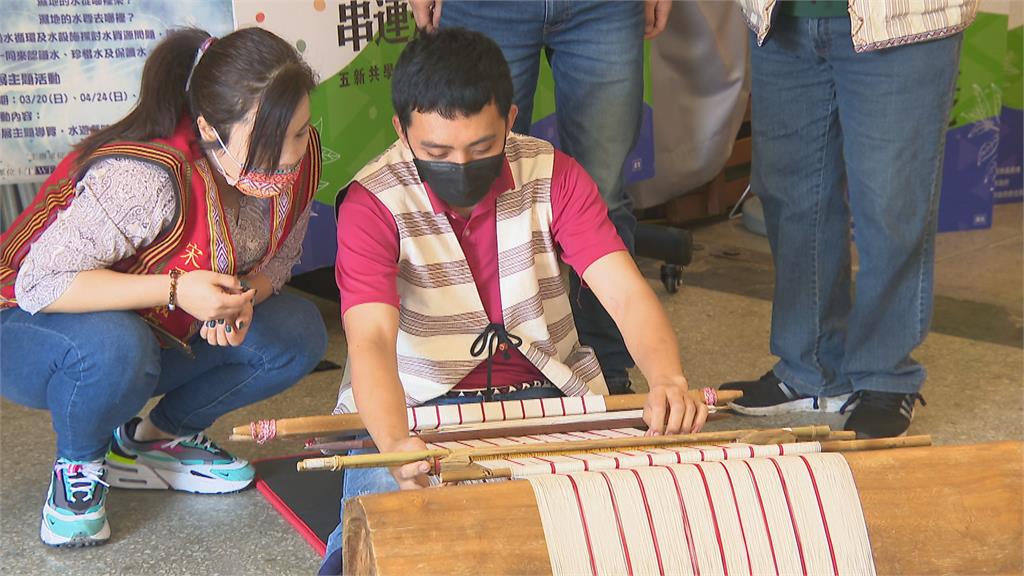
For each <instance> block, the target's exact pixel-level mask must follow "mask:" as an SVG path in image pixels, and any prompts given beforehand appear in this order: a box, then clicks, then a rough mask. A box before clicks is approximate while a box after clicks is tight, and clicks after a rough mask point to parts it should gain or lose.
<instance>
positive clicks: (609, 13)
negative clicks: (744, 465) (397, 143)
mask: <svg viewBox="0 0 1024 576" xmlns="http://www.w3.org/2000/svg"><path fill="white" fill-rule="evenodd" d="M643 30H644V7H643V3H642V2H570V3H564V4H559V5H558V8H557V9H552V11H551V13H550V14H548V17H547V22H546V25H545V44H546V46H547V47H548V59H549V61H550V63H551V71H552V73H553V75H554V78H555V99H556V110H557V116H558V137H559V139H560V141H561V145H562V149H563V150H564V151H565V152H566V153H567V154H569V155H570V156H572V157H573V158H575V159H576V160H577V161H578V162H579V163H580V165H581V166H583V168H584V169H585V170H586V171H587V173H588V174H590V176H591V177H592V178H593V179H594V181H595V182H596V183H597V186H598V189H600V191H601V195H602V197H604V200H605V202H606V203H607V204H608V216H609V217H610V218H611V220H612V223H613V224H614V225H615V228H616V230H617V231H618V233H619V236H621V237H622V240H623V242H624V243H625V244H626V247H627V248H628V249H629V251H630V253H633V250H634V234H635V230H636V217H635V216H634V215H633V210H632V200H631V199H630V197H629V195H628V194H627V193H626V191H625V188H624V186H623V171H622V166H623V162H625V159H626V156H627V155H628V154H629V151H630V150H631V149H632V148H633V145H634V144H635V143H636V139H637V135H638V134H639V131H640V124H641V119H642V113H643ZM569 287H570V301H571V303H572V307H573V315H574V317H575V319H576V327H577V330H578V331H579V336H580V341H581V342H582V343H583V344H585V345H587V346H590V347H592V348H593V349H594V352H595V353H596V354H597V358H598V361H599V362H600V363H601V368H602V370H603V371H604V375H605V379H606V380H607V381H608V386H609V389H610V390H611V391H612V393H622V392H626V391H628V376H627V370H628V369H629V368H630V367H632V366H633V365H634V362H633V358H632V357H631V356H630V354H629V351H628V350H627V349H626V345H625V343H624V342H623V339H622V334H621V333H620V332H619V329H618V327H617V326H616V325H615V322H614V321H613V320H612V318H611V316H609V315H608V312H607V311H605V309H604V307H603V306H602V305H601V303H600V302H599V301H598V299H597V297H596V296H595V295H594V293H593V292H592V291H591V290H589V289H587V288H585V287H583V286H582V283H581V282H580V279H579V277H577V276H576V274H574V273H573V274H570V286H569Z"/></svg>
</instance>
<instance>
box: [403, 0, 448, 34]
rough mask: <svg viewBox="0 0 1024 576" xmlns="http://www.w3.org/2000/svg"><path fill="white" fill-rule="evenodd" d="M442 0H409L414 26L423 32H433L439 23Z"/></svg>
mask: <svg viewBox="0 0 1024 576" xmlns="http://www.w3.org/2000/svg"><path fill="white" fill-rule="evenodd" d="M442 1H443V0H409V6H411V7H412V17H413V18H415V19H416V27H417V28H420V29H421V30H423V31H425V32H428V33H429V32H434V31H436V30H437V27H438V26H439V25H440V23H441V2H442Z"/></svg>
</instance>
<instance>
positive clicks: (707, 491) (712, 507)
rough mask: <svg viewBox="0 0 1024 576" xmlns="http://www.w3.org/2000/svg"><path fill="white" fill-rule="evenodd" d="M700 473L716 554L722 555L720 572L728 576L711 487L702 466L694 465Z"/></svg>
mask: <svg viewBox="0 0 1024 576" xmlns="http://www.w3.org/2000/svg"><path fill="white" fill-rule="evenodd" d="M695 468H696V469H697V472H699V473H700V479H701V480H702V481H703V482H704V493H705V494H707V496H708V509H709V510H711V522H712V523H714V525H715V539H717V540H718V554H719V555H720V556H721V557H722V573H724V574H725V576H729V566H728V565H727V564H726V562H725V544H723V543H722V532H721V530H719V529H718V514H717V513H716V512H715V501H714V500H712V499H711V487H710V486H708V478H707V476H705V475H704V468H703V467H701V466H695Z"/></svg>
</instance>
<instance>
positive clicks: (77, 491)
mask: <svg viewBox="0 0 1024 576" xmlns="http://www.w3.org/2000/svg"><path fill="white" fill-rule="evenodd" d="M105 473H106V471H105V469H104V467H103V461H102V460H98V461H94V462H75V461H72V460H66V459H64V458H58V459H57V461H56V462H54V464H53V475H52V476H50V489H49V491H48V492H47V494H46V504H44V505H43V522H42V525H41V526H40V528H39V538H41V539H42V541H43V542H44V543H45V544H47V545H50V546H58V547H61V548H79V547H83V546H96V545H97V544H103V543H104V542H106V541H107V540H109V539H110V525H109V524H107V510H106V502H107V483H106V481H105V480H104V475H105Z"/></svg>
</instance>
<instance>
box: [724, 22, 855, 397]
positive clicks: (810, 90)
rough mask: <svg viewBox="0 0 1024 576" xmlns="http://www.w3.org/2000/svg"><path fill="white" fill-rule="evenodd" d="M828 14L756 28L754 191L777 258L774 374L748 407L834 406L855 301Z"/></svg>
mask: <svg viewBox="0 0 1024 576" xmlns="http://www.w3.org/2000/svg"><path fill="white" fill-rule="evenodd" d="M829 20H830V19H829V18H794V17H785V16H780V17H778V18H776V22H775V26H774V28H773V29H772V33H771V34H770V35H769V37H768V39H767V40H766V41H765V43H764V45H763V46H758V45H757V43H756V41H755V39H754V37H753V35H751V40H750V42H751V44H750V62H751V74H752V87H751V104H752V115H751V135H752V138H753V166H752V173H751V189H752V190H753V191H754V192H755V193H756V194H757V195H758V197H759V198H760V199H761V201H762V202H763V204H764V214H765V224H766V228H767V232H768V241H769V244H770V246H771V251H772V260H773V263H774V265H775V294H774V297H773V301H772V332H771V351H772V354H774V355H776V356H778V357H779V361H778V362H777V363H776V365H775V366H774V368H773V369H772V371H770V372H768V373H767V374H765V375H764V376H762V377H761V379H760V380H757V381H753V382H737V383H732V384H727V385H725V387H726V388H736V389H742V390H743V392H744V397H743V398H742V399H741V400H739V401H737V402H736V403H734V407H736V409H737V410H739V411H741V412H745V413H748V414H757V415H765V414H775V413H779V412H791V411H802V410H809V411H814V410H826V411H836V410H838V409H839V408H840V406H841V404H842V401H843V400H845V398H844V397H840V398H833V397H835V396H841V395H845V394H847V393H849V383H848V382H846V381H843V380H842V378H841V374H840V366H841V363H842V354H843V346H844V340H845V337H846V320H847V316H848V315H849V310H850V306H851V300H850V212H849V206H848V203H847V201H846V198H845V194H844V168H843V161H842V154H843V150H842V143H841V142H842V141H841V138H842V130H841V128H840V123H839V115H838V111H837V104H836V99H835V84H834V81H833V78H832V66H831V64H830V63H829V61H828V57H829V49H830V45H829V41H830V40H829V37H828V36H827V31H828V23H829Z"/></svg>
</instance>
